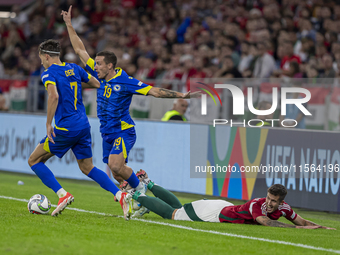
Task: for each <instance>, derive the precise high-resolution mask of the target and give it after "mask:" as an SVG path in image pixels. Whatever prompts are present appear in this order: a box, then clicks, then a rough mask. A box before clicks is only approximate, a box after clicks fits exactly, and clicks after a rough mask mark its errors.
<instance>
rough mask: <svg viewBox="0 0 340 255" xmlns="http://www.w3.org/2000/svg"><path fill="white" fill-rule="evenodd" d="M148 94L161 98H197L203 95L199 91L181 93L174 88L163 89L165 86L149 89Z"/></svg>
mask: <svg viewBox="0 0 340 255" xmlns="http://www.w3.org/2000/svg"><path fill="white" fill-rule="evenodd" d="M148 95H151V96H154V97H160V98H183V99H186V98H196V97H199V96H201V93H200V92H199V91H197V92H193V93H191V92H190V91H189V92H187V93H181V92H177V91H174V90H169V89H163V88H155V87H153V88H152V89H150V90H149V92H148Z"/></svg>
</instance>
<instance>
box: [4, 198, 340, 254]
mask: <svg viewBox="0 0 340 255" xmlns="http://www.w3.org/2000/svg"><path fill="white" fill-rule="evenodd" d="M0 198H4V199H10V200H15V201H20V202H28V200H27V199H20V198H15V197H6V196H0ZM52 206H53V207H57V206H56V205H52ZM66 209H68V210H72V211H77V212H85V213H91V214H98V215H103V216H114V217H119V218H123V216H117V215H113V214H108V213H101V212H95V211H87V210H83V209H79V208H72V207H66ZM132 220H136V221H141V222H147V223H153V224H158V225H163V226H168V227H173V228H181V229H186V230H191V231H196V232H204V233H210V234H216V235H222V236H230V237H236V238H243V239H250V240H256V241H262V242H268V243H277V244H284V245H290V246H295V247H300V248H305V249H310V250H318V251H326V252H333V253H337V254H340V250H333V249H327V248H323V247H316V246H311V245H306V244H301V243H291V242H285V241H280V240H270V239H266V238H261V237H253V236H244V235H237V234H231V233H225V232H218V231H213V230H204V229H197V228H191V227H186V226H182V225H177V224H170V223H166V222H159V221H152V220H144V219H137V218H135V219H132Z"/></svg>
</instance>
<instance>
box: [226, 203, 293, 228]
mask: <svg viewBox="0 0 340 255" xmlns="http://www.w3.org/2000/svg"><path fill="white" fill-rule="evenodd" d="M259 216H267V217H268V218H270V219H272V220H278V219H279V218H280V217H281V216H283V217H285V218H286V219H287V220H290V221H292V220H295V219H296V216H297V214H296V213H295V212H294V211H293V209H292V208H291V207H290V205H289V204H287V203H285V202H283V204H282V205H279V208H278V209H277V210H275V211H274V212H272V213H268V212H267V206H266V198H254V199H252V200H250V201H248V202H247V203H245V204H243V205H234V206H227V207H224V208H223V209H222V211H221V213H220V215H219V219H220V222H229V223H238V224H259V223H258V222H257V221H256V218H257V217H259Z"/></svg>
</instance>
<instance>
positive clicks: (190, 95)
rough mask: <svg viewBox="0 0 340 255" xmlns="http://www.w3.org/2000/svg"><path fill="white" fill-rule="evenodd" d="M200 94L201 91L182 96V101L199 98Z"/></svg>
mask: <svg viewBox="0 0 340 255" xmlns="http://www.w3.org/2000/svg"><path fill="white" fill-rule="evenodd" d="M201 95H202V94H201V91H196V92H193V93H191V92H190V91H189V92H187V93H185V94H183V97H182V98H183V99H187V98H197V97H200V96H201Z"/></svg>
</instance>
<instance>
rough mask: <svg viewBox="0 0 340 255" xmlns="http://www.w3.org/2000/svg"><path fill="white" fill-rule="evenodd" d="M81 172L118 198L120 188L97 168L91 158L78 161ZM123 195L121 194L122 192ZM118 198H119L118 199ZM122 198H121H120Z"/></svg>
mask: <svg viewBox="0 0 340 255" xmlns="http://www.w3.org/2000/svg"><path fill="white" fill-rule="evenodd" d="M77 162H78V165H79V168H80V170H81V171H82V172H83V173H84V174H85V175H87V176H88V177H90V178H91V179H92V180H94V181H95V182H97V183H98V184H99V185H100V186H101V187H102V188H103V189H105V190H107V191H109V192H111V193H112V194H113V195H114V196H116V197H117V193H118V192H120V190H119V188H118V187H117V186H116V185H115V184H114V183H113V181H112V180H111V179H110V178H109V176H108V175H107V174H106V173H105V172H104V171H102V170H100V169H98V168H97V167H95V166H94V165H93V163H92V157H91V158H85V159H78V160H77ZM120 193H121V192H120ZM117 198H118V197H117ZM119 198H120V197H119Z"/></svg>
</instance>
